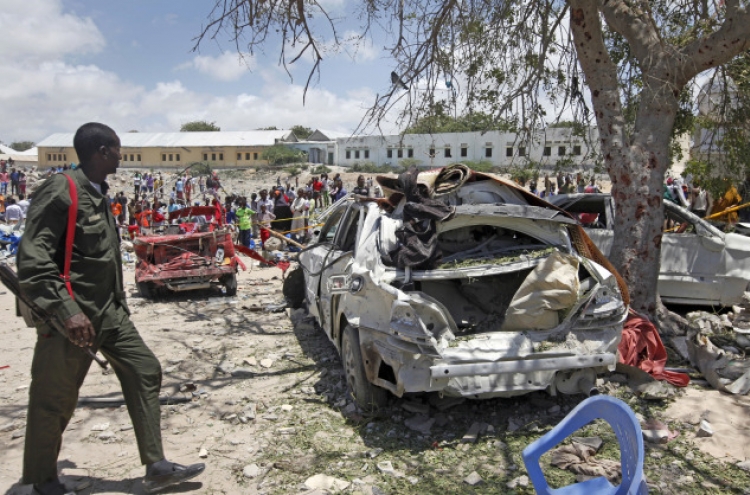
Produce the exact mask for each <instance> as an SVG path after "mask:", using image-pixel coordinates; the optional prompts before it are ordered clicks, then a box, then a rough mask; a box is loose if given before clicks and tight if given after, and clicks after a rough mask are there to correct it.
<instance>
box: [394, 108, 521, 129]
mask: <svg viewBox="0 0 750 495" xmlns="http://www.w3.org/2000/svg"><path fill="white" fill-rule="evenodd" d="M473 131H504V132H514V131H515V126H514V125H513V124H512V123H511V122H509V121H507V120H503V119H496V118H494V117H493V116H492V115H488V114H486V113H481V112H472V113H467V114H465V115H462V116H460V117H453V116H452V115H449V114H448V113H447V112H446V106H445V105H444V104H442V102H441V103H438V104H435V105H434V106H433V107H432V108H431V110H430V111H429V112H428V113H427V115H424V116H422V117H420V118H418V119H417V120H416V122H414V124H412V125H411V126H409V127H408V128H407V129H406V131H404V133H405V134H436V133H441V132H473Z"/></svg>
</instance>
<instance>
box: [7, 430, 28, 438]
mask: <svg viewBox="0 0 750 495" xmlns="http://www.w3.org/2000/svg"><path fill="white" fill-rule="evenodd" d="M24 436H26V428H24V429H23V430H16V431H14V432H13V434H12V435H11V436H10V438H11V439H13V440H15V439H16V438H22V437H24Z"/></svg>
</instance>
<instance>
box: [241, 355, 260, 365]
mask: <svg viewBox="0 0 750 495" xmlns="http://www.w3.org/2000/svg"><path fill="white" fill-rule="evenodd" d="M242 362H243V364H246V365H248V366H258V360H257V359H255V358H254V357H249V358H245V359H244V360H243V361H242Z"/></svg>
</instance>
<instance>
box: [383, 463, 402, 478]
mask: <svg viewBox="0 0 750 495" xmlns="http://www.w3.org/2000/svg"><path fill="white" fill-rule="evenodd" d="M377 466H378V471H380V472H381V473H383V474H386V475H388V476H393V477H394V478H403V477H404V473H402V472H401V471H398V470H396V469H394V468H393V464H392V463H391V461H381V462H379V463H378V464H377Z"/></svg>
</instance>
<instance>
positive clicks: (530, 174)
mask: <svg viewBox="0 0 750 495" xmlns="http://www.w3.org/2000/svg"><path fill="white" fill-rule="evenodd" d="M508 173H509V174H510V178H511V180H513V181H515V182H517V183H519V184H521V185H522V186H525V185H526V183H527V182H529V181H532V180H536V181H538V180H539V164H537V163H534V162H531V163H529V164H528V165H526V166H521V165H515V166H513V167H511V169H510V170H508Z"/></svg>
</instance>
